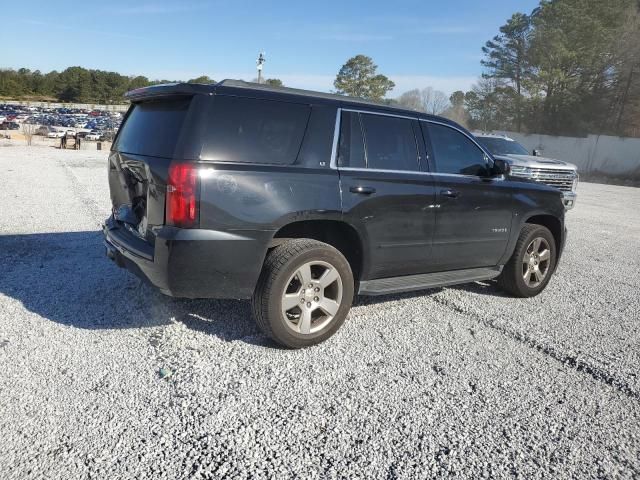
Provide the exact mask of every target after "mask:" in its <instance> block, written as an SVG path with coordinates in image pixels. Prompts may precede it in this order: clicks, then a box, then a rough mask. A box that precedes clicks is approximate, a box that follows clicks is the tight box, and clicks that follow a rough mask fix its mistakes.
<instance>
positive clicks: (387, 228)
mask: <svg viewBox="0 0 640 480" xmlns="http://www.w3.org/2000/svg"><path fill="white" fill-rule="evenodd" d="M424 158H425V154H424V143H423V141H422V138H421V135H420V127H419V124H418V122H417V120H416V119H414V118H409V117H399V116H394V115H385V114H378V113H372V112H364V111H363V112H359V111H352V110H343V111H342V113H341V123H340V137H339V144H338V155H337V165H338V169H339V171H340V183H341V191H342V208H343V213H344V215H345V217H346V218H347V219H348V221H349V222H350V223H351V224H353V225H356V226H357V228H358V230H359V232H360V233H361V235H363V236H364V239H363V240H364V241H363V244H364V248H365V249H366V250H367V251H366V252H365V258H368V259H369V263H368V265H365V266H364V272H363V278H365V279H372V278H384V277H392V276H401V275H409V274H415V273H421V272H423V271H425V269H426V268H427V265H428V262H429V259H430V255H431V240H432V236H433V228H434V222H435V216H434V207H435V190H434V187H433V183H432V178H431V176H430V175H429V174H428V173H427V172H425V171H424V168H423V166H422V162H423V159H424Z"/></svg>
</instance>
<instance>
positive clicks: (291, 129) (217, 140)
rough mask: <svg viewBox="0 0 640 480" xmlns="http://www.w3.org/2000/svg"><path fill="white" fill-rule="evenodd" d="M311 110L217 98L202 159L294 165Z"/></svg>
mask: <svg viewBox="0 0 640 480" xmlns="http://www.w3.org/2000/svg"><path fill="white" fill-rule="evenodd" d="M310 112H311V107H310V106H309V105H302V104H297V103H288V102H280V101H274V100H259V99H255V98H242V97H233V96H224V95H218V96H216V97H215V99H214V101H213V108H212V110H211V112H210V114H209V121H208V122H207V131H206V133H205V144H204V148H203V150H202V157H201V158H203V159H207V160H217V161H222V162H240V163H269V164H281V165H289V164H292V163H293V162H295V160H296V157H297V156H298V152H299V150H300V144H301V143H302V137H303V135H304V132H305V129H306V126H307V121H308V120H309V114H310Z"/></svg>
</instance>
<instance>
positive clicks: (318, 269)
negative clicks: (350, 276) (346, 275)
mask: <svg viewBox="0 0 640 480" xmlns="http://www.w3.org/2000/svg"><path fill="white" fill-rule="evenodd" d="M341 302H342V278H341V277H340V273H339V272H338V270H337V269H336V268H335V267H334V266H333V265H331V264H330V263H327V262H323V261H311V262H307V263H304V264H303V265H301V266H300V267H299V268H298V269H297V270H296V271H295V272H294V273H293V274H292V275H291V277H290V278H289V281H288V282H287V283H286V287H285V289H284V292H283V294H282V301H281V304H282V315H283V318H284V322H285V325H286V326H287V327H288V328H289V329H291V330H293V331H294V332H296V333H298V334H303V335H307V334H311V333H316V332H319V331H320V330H322V329H323V328H325V327H326V326H327V325H329V324H330V323H331V321H332V320H333V318H334V317H335V315H336V314H337V312H338V309H339V308H340V304H341Z"/></svg>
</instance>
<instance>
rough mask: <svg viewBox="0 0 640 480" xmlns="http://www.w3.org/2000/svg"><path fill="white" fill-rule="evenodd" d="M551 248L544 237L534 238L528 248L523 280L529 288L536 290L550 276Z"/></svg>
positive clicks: (525, 256)
mask: <svg viewBox="0 0 640 480" xmlns="http://www.w3.org/2000/svg"><path fill="white" fill-rule="evenodd" d="M550 265H551V248H550V247H549V242H547V240H546V239H544V238H542V237H537V238H534V239H533V240H532V241H531V243H529V245H528V246H527V249H526V250H525V252H524V257H523V259H522V278H523V279H524V283H525V284H526V285H527V287H529V288H536V287H538V286H540V284H541V283H542V282H543V281H544V279H545V278H546V277H547V275H548V274H549V267H550Z"/></svg>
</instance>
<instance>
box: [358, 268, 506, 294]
mask: <svg viewBox="0 0 640 480" xmlns="http://www.w3.org/2000/svg"><path fill="white" fill-rule="evenodd" d="M500 272H502V265H500V266H498V267H489V268H468V269H465V270H453V271H450V272H436V273H423V274H420V275H406V276H403V277H389V278H380V279H377V280H363V281H362V282H360V289H359V290H358V294H359V295H388V294H390V293H400V292H411V291H414V290H424V289H426V288H434V287H444V286H446V285H456V284H459V283H469V282H477V281H480V280H491V279H492V278H495V277H497V276H498V275H500Z"/></svg>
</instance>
